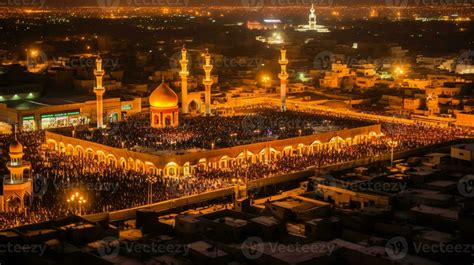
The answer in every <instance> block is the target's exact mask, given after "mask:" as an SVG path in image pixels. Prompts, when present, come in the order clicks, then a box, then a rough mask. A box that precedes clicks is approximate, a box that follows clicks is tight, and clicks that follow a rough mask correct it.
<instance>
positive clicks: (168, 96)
mask: <svg viewBox="0 0 474 265" xmlns="http://www.w3.org/2000/svg"><path fill="white" fill-rule="evenodd" d="M148 101H149V102H150V106H152V107H155V108H174V107H177V106H178V95H176V93H174V91H173V90H172V89H171V88H170V87H169V86H168V85H167V84H165V82H164V81H163V82H162V83H161V84H160V85H159V86H158V87H157V88H155V90H153V92H151V94H150V97H149V98H148Z"/></svg>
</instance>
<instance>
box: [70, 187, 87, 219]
mask: <svg viewBox="0 0 474 265" xmlns="http://www.w3.org/2000/svg"><path fill="white" fill-rule="evenodd" d="M67 202H68V203H69V204H72V205H73V207H74V204H77V206H78V208H79V215H81V214H82V205H83V204H85V203H86V202H87V201H86V199H84V197H82V196H81V194H79V192H76V193H74V194H73V195H72V196H71V198H69V199H67Z"/></svg>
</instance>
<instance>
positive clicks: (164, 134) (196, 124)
mask: <svg viewBox="0 0 474 265" xmlns="http://www.w3.org/2000/svg"><path fill="white" fill-rule="evenodd" d="M237 111H238V113H234V114H233V115H228V116H202V117H198V118H196V117H184V118H182V119H181V121H180V125H179V126H178V127H176V128H173V127H168V128H159V129H158V128H151V127H150V121H149V118H147V117H139V118H137V117H135V118H134V117H130V118H128V119H127V120H126V121H122V122H118V123H114V124H112V125H111V126H110V127H109V128H107V129H104V130H94V131H90V130H80V129H76V130H75V131H74V135H75V137H78V138H80V139H85V140H89V141H93V142H97V143H101V144H104V145H108V146H113V147H119V148H129V149H135V150H139V149H140V148H146V149H149V150H155V151H172V150H176V151H178V150H189V149H212V148H225V147H231V146H236V145H241V144H248V143H253V142H259V141H264V140H266V139H286V138H292V137H297V136H304V135H310V134H314V133H317V132H321V131H323V130H329V129H331V130H334V129H339V128H353V127H360V126H364V125H368V124H373V122H367V121H365V120H362V119H360V120H356V119H353V118H347V117H344V116H342V115H338V116H335V115H328V114H327V113H324V112H319V113H317V112H311V113H310V112H307V113H306V112H300V111H286V112H284V113H282V112H280V111H278V110H277V109H275V108H260V109H256V110H254V109H248V108H240V109H237ZM56 131H57V132H58V133H62V134H66V135H69V136H72V135H73V133H72V128H66V129H64V128H63V129H59V130H56Z"/></svg>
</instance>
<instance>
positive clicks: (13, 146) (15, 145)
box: [10, 140, 23, 154]
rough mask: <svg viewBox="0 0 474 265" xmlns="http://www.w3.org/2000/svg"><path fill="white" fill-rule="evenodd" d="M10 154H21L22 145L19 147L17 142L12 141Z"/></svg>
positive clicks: (19, 144)
mask: <svg viewBox="0 0 474 265" xmlns="http://www.w3.org/2000/svg"><path fill="white" fill-rule="evenodd" d="M10 153H12V154H18V153H23V145H21V143H20V142H18V140H15V141H13V142H12V143H11V144H10Z"/></svg>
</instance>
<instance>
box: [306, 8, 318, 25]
mask: <svg viewBox="0 0 474 265" xmlns="http://www.w3.org/2000/svg"><path fill="white" fill-rule="evenodd" d="M309 11H310V13H309V21H308V26H309V29H311V30H315V29H316V25H317V24H316V23H317V21H316V14H315V11H316V10H315V9H314V4H311V9H310V10H309Z"/></svg>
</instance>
